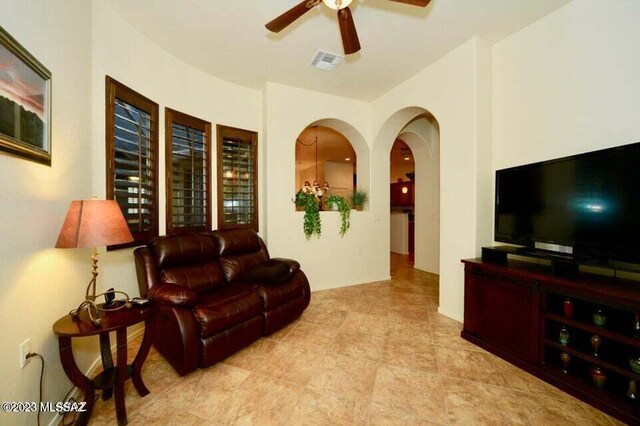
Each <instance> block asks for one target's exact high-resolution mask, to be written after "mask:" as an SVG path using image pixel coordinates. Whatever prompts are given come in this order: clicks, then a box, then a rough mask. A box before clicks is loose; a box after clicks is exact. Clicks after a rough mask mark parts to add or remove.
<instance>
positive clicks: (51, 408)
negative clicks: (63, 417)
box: [40, 401, 87, 413]
mask: <svg viewBox="0 0 640 426" xmlns="http://www.w3.org/2000/svg"><path fill="white" fill-rule="evenodd" d="M85 405H87V403H86V402H71V401H67V402H56V403H53V402H41V403H40V411H42V412H49V413H71V412H78V413H83V412H85V411H87V409H86V408H85Z"/></svg>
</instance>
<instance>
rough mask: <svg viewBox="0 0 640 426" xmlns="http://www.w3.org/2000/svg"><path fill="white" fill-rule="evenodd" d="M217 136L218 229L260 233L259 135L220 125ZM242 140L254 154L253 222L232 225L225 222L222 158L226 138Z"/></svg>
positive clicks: (217, 128)
mask: <svg viewBox="0 0 640 426" xmlns="http://www.w3.org/2000/svg"><path fill="white" fill-rule="evenodd" d="M216 136H217V145H218V146H217V151H218V152H217V157H218V158H217V175H218V197H217V198H218V229H253V230H254V231H256V232H258V229H259V219H258V218H259V216H260V215H259V214H258V176H259V175H258V133H257V132H254V131H251V130H244V129H238V128H235V127H229V126H223V125H221V124H218V125H217V126H216ZM225 137H226V138H231V139H240V140H242V141H245V142H250V143H251V145H252V151H253V152H252V153H253V170H254V179H253V194H254V198H253V203H254V209H253V216H254V217H253V222H252V223H248V224H245V225H239V224H235V225H230V224H225V222H224V192H223V180H224V177H223V172H224V170H223V169H224V167H223V164H224V158H223V156H222V143H223V141H224V138H225Z"/></svg>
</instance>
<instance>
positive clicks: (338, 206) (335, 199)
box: [327, 195, 351, 237]
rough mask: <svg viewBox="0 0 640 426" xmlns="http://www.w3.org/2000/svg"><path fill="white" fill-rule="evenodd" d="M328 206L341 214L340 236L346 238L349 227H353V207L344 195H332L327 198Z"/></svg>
mask: <svg viewBox="0 0 640 426" xmlns="http://www.w3.org/2000/svg"><path fill="white" fill-rule="evenodd" d="M327 205H328V206H330V207H332V209H333V210H338V211H339V212H340V236H341V237H344V234H346V233H347V231H348V230H349V227H350V226H351V222H350V220H349V219H350V217H351V206H350V205H349V203H348V202H347V199H346V198H344V197H343V196H342V195H330V196H329V197H328V198H327Z"/></svg>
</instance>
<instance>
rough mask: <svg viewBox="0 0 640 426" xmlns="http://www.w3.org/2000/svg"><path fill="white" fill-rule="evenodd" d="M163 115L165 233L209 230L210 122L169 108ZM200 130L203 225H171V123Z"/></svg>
mask: <svg viewBox="0 0 640 426" xmlns="http://www.w3.org/2000/svg"><path fill="white" fill-rule="evenodd" d="M164 111H165V112H164V116H165V131H164V134H165V151H164V152H165V174H166V186H167V187H166V207H167V235H174V234H180V233H186V232H206V231H210V230H211V215H212V211H213V210H212V206H211V201H212V196H211V167H212V164H211V123H209V122H208V121H205V120H201V119H199V118H196V117H193V116H191V115H188V114H185V113H182V112H180V111H176V110H174V109H171V108H165V109H164ZM174 123H177V124H180V125H183V126H187V127H191V128H193V129H196V130H201V131H202V132H204V135H205V161H206V165H207V171H206V175H205V182H206V188H205V201H206V204H205V205H206V211H205V225H204V226H197V227H196V226H193V227H174V226H173V124H174Z"/></svg>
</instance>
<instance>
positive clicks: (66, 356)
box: [58, 337, 96, 426]
mask: <svg viewBox="0 0 640 426" xmlns="http://www.w3.org/2000/svg"><path fill="white" fill-rule="evenodd" d="M58 347H59V350H60V361H61V362H62V368H63V369H64V372H65V373H66V374H67V377H69V380H71V382H72V383H73V384H74V385H76V386H77V387H78V388H79V389H80V390H81V391H82V393H83V394H84V402H85V403H86V405H85V407H84V408H85V410H86V411H85V412H83V413H80V418H79V419H78V423H77V424H78V425H81V426H84V425H86V424H87V423H88V422H89V417H91V412H92V411H93V403H94V401H95V395H96V392H95V387H94V385H93V381H91V380H90V379H89V378H88V377H86V376H85V375H84V374H82V372H81V371H80V369H79V368H78V365H77V364H76V362H75V359H74V358H73V349H72V347H71V338H70V337H58Z"/></svg>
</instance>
